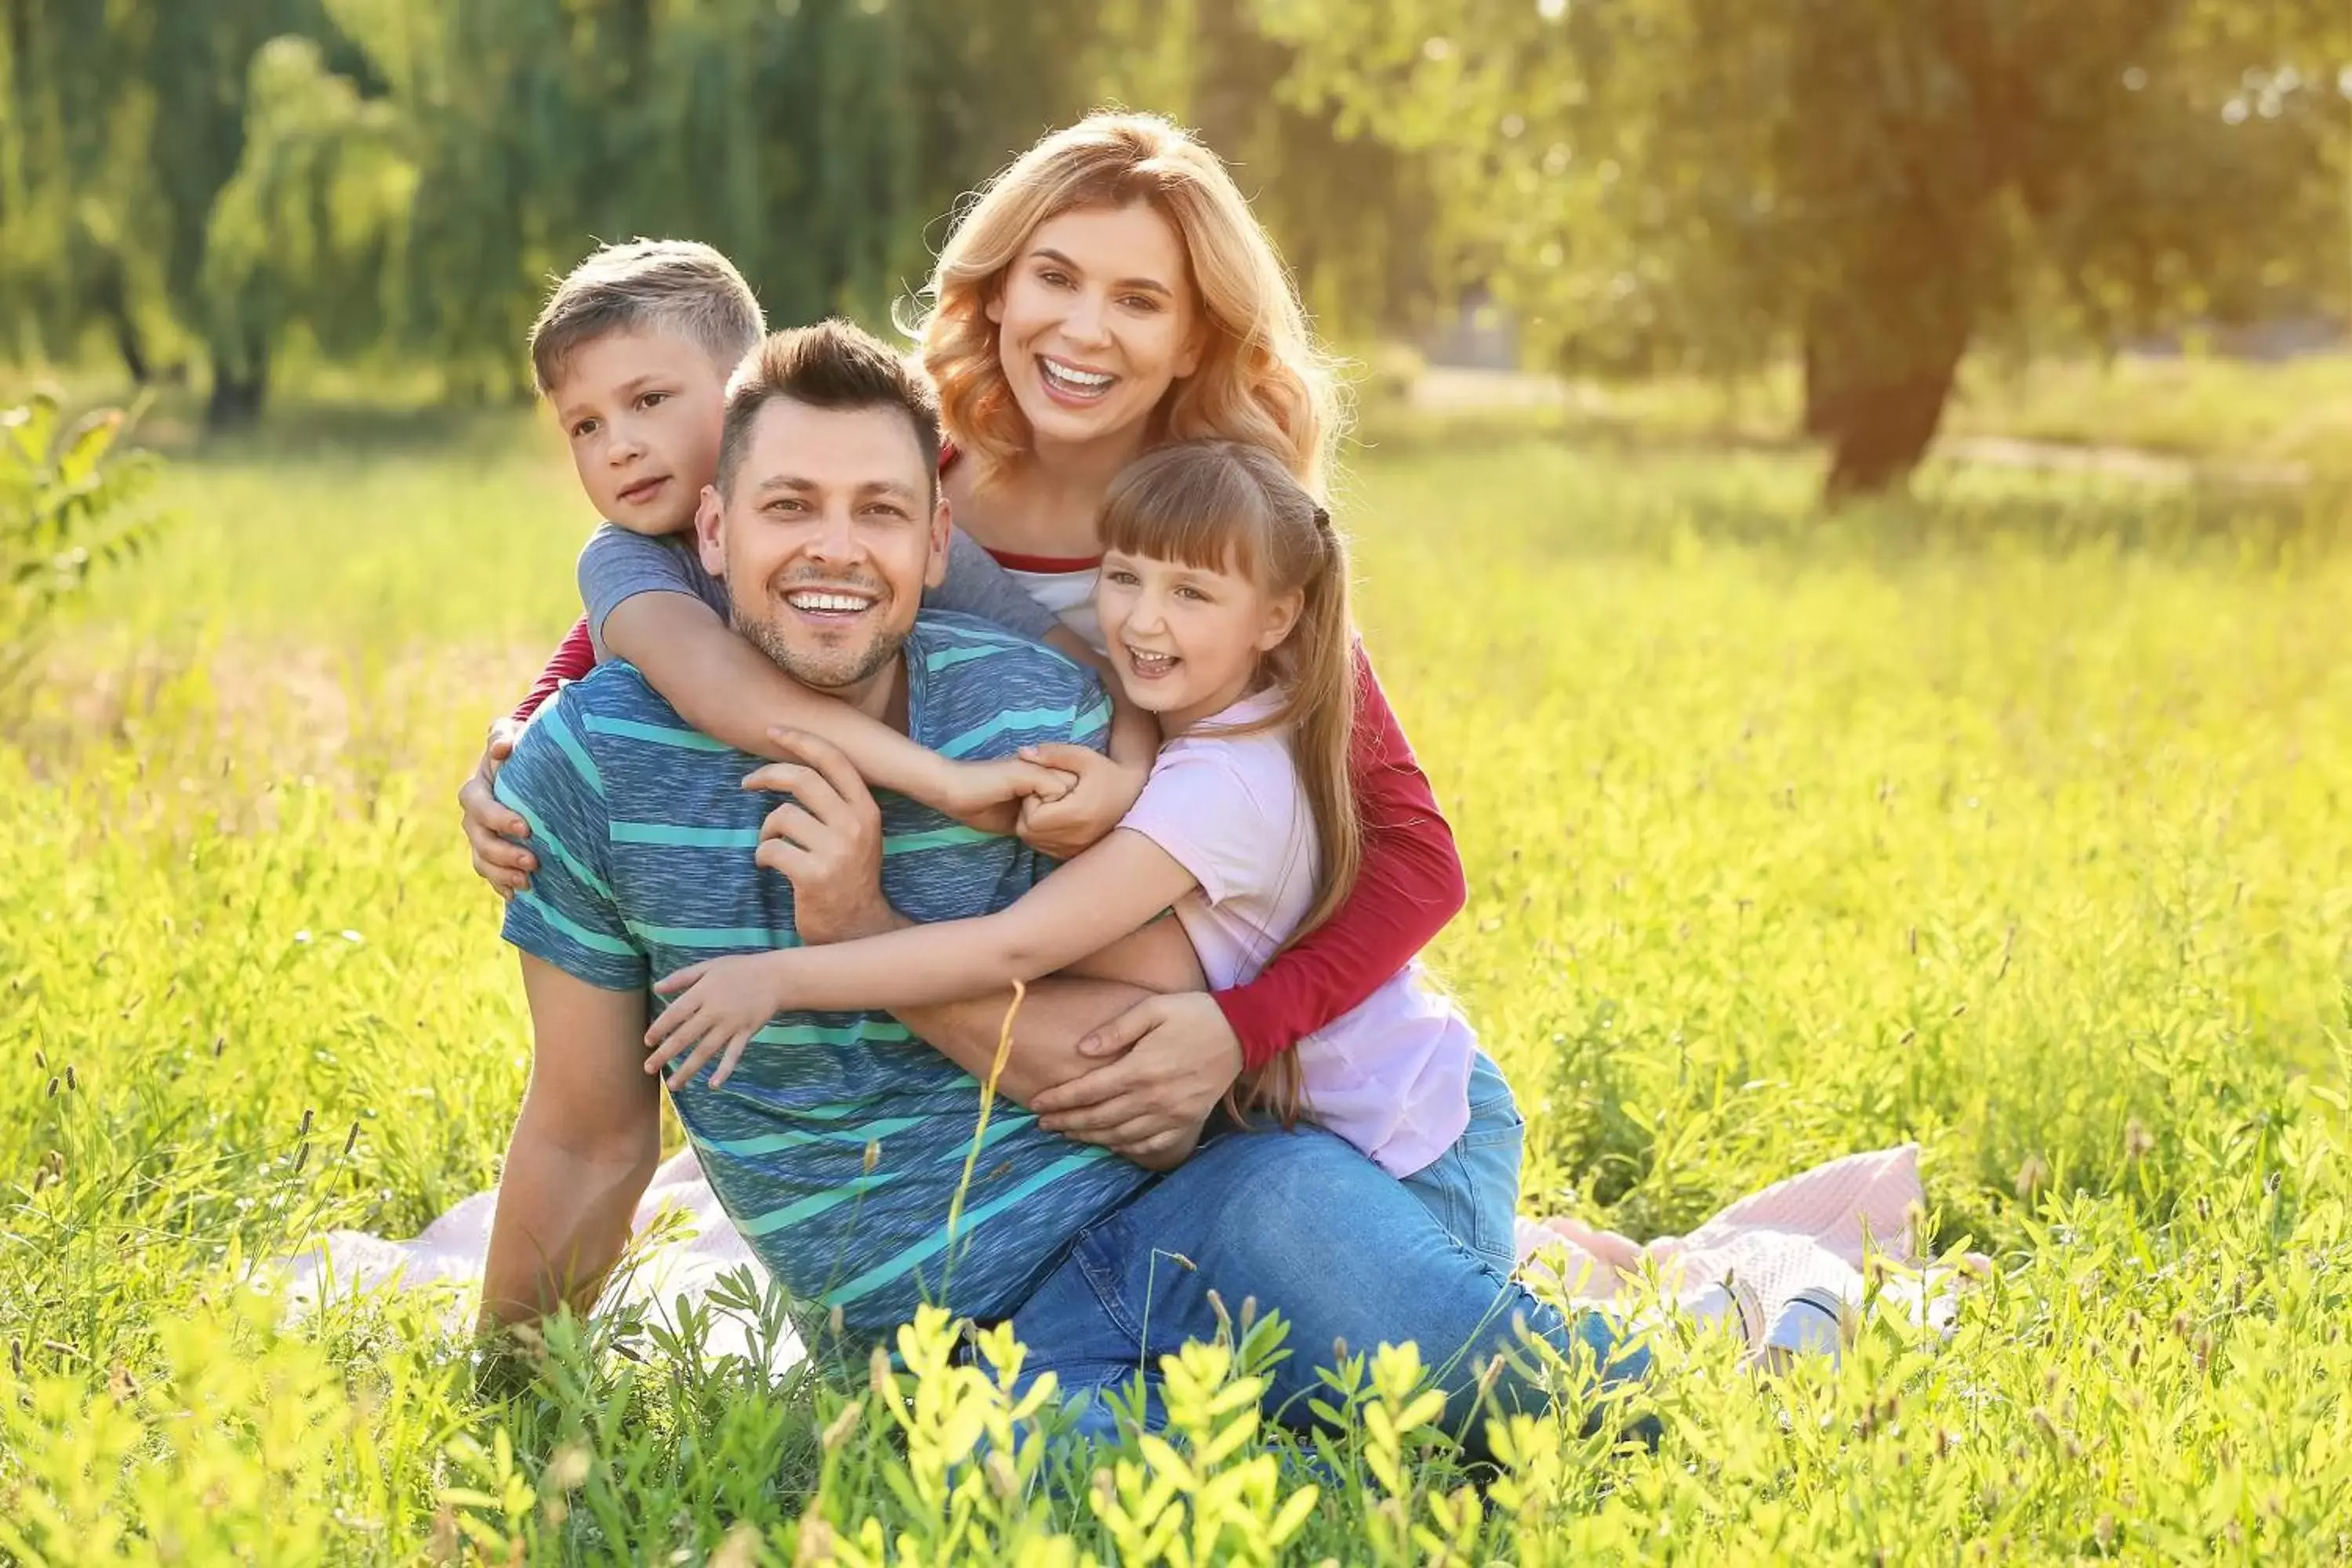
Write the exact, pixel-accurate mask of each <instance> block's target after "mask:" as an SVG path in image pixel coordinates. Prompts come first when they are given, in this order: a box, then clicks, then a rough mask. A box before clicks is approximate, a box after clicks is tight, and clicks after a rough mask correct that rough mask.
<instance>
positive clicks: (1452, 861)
mask: <svg viewBox="0 0 2352 1568" xmlns="http://www.w3.org/2000/svg"><path fill="white" fill-rule="evenodd" d="M1349 773H1350V777H1351V778H1352V779H1353V781H1354V784H1355V786H1356V803H1357V809H1358V810H1359V812H1360V814H1361V815H1362V817H1363V821H1364V858H1363V867H1362V869H1361V871H1360V873H1359V874H1358V876H1357V879H1356V887H1355V891H1354V892H1353V893H1352V894H1350V895H1349V899H1348V901H1347V902H1346V903H1344V904H1342V905H1341V906H1340V907H1339V910H1338V911H1337V912H1336V913H1334V914H1333V915H1332V916H1331V918H1330V919H1329V920H1328V921H1324V922H1323V924H1321V925H1320V926H1318V927H1317V928H1316V929H1315V930H1314V931H1310V932H1309V933H1308V934H1307V936H1305V937H1303V938H1301V939H1300V940H1299V942H1297V944H1296V945H1294V946H1292V947H1291V948H1289V949H1288V950H1286V952H1282V953H1281V954H1280V955H1278V956H1277V957H1276V959H1275V961H1274V962H1273V963H1270V964H1268V965H1266V968H1265V973H1263V974H1260V975H1259V976H1258V977H1257V978H1256V979H1255V980H1253V981H1251V982H1250V983H1249V984H1245V985H1237V986H1235V987H1234V988H1233V989H1232V990H1230V991H1220V992H1218V993H1217V994H1216V1003H1217V1006H1218V1009H1219V1010H1220V1011H1221V1012H1223V1015H1224V1017H1225V1022H1226V1023H1227V1024H1228V1025H1229V1026H1231V1027H1232V1029H1233V1031H1234V1037H1235V1038H1236V1039H1237V1040H1238V1041H1239V1042H1240V1044H1241V1048H1242V1065H1243V1067H1244V1069H1245V1070H1255V1069H1256V1068H1261V1067H1264V1066H1265V1064H1266V1063H1267V1062H1270V1061H1272V1060H1273V1059H1274V1058H1276V1057H1278V1056H1280V1055H1281V1054H1282V1053H1283V1052H1285V1051H1286V1050H1288V1049H1290V1048H1291V1047H1293V1046H1295V1045H1297V1043H1298V1042H1299V1041H1300V1040H1302V1039H1304V1038H1306V1037H1307V1036H1308V1035H1311V1034H1313V1033H1314V1032H1315V1031H1316V1030H1318V1029H1320V1028H1322V1027H1323V1026H1326V1025H1328V1024H1329V1023H1331V1022H1332V1021H1333V1020H1334V1019H1337V1018H1339V1016H1342V1015H1344V1014H1346V1013H1348V1012H1349V1011H1351V1010H1352V1009H1354V1008H1356V1007H1357V1006H1360V1005H1362V1003H1363V1002H1364V1000H1365V998H1367V997H1369V996H1370V995H1371V994H1372V993H1373V992H1375V991H1377V990H1379V989H1380V988H1381V986H1382V985H1383V984H1386V983H1387V982H1388V980H1389V979H1390V977H1391V976H1392V975H1394V974H1395V973H1397V972H1398V971H1399V970H1401V969H1402V968H1403V967H1404V966H1405V965H1406V964H1407V963H1411V962H1412V958H1413V956H1414V955H1415V954H1417V953H1418V952H1421V950H1422V949H1423V948H1424V947H1426V946H1428V945H1429V943H1430V942H1432V941H1433V939H1434V938H1435V937H1436V935H1437V933H1438V932H1439V931H1443V930H1444V928H1445V922H1446V921H1450V920H1452V919H1453V918H1454V916H1455V915H1457V914H1459V913H1460V912H1461V910H1462V906H1463V904H1464V903H1465V901H1467V900H1468V898H1469V889H1468V886H1467V885H1466V884H1465V882H1464V880H1463V877H1462V858H1461V856H1460V854H1459V853H1458V852H1457V851H1456V850H1455V848H1454V830H1453V829H1452V828H1450V827H1448V826H1446V824H1445V818H1444V816H1442V815H1441V814H1440V813H1439V811H1438V809H1437V797H1436V795H1434V793H1433V792H1432V790H1431V789H1430V787H1429V780H1428V778H1427V777H1426V776H1425V775H1424V774H1423V773H1422V771H1421V768H1420V765H1419V764H1418V763H1415V762H1414V761H1413V756H1412V745H1411V744H1410V743H1409V742H1407V741H1406V740H1405V738H1404V731H1402V729H1401V728H1399V727H1398V724H1397V721H1396V714H1395V713H1394V712H1392V711H1391V710H1390V708H1389V704H1388V699H1387V698H1386V697H1385V696H1383V695H1382V694H1381V688H1380V683H1379V682H1378V681H1377V680H1376V679H1373V676H1372V666H1371V660H1370V658H1368V657H1367V656H1366V655H1365V653H1364V650H1363V646H1362V645H1361V644H1358V645H1357V648H1356V737H1355V748H1354V762H1353V766H1352V767H1351V769H1350V770H1349Z"/></svg>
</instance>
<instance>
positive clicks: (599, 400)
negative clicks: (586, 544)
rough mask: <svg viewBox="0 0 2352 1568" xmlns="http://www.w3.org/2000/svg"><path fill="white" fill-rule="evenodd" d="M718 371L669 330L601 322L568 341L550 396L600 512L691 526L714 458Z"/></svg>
mask: <svg viewBox="0 0 2352 1568" xmlns="http://www.w3.org/2000/svg"><path fill="white" fill-rule="evenodd" d="M726 381H727V377H726V374H725V373H724V372H722V371H721V370H720V369H719V367H718V366H717V365H715V364H713V363H710V356H709V354H707V353H704V352H703V351H702V349H701V347H700V346H699V345H698V344H695V343H692V342H688V341H687V340H686V339H684V338H681V337H677V336H675V335H673V334H671V333H667V332H635V331H632V332H607V333H606V334H605V335H604V336H603V337H601V338H598V339H596V340H595V341H594V342H588V343H583V344H582V345H581V346H580V347H579V348H578V349H577V350H575V351H573V353H572V357H571V359H570V361H569V362H568V363H565V365H564V367H563V374H562V376H561V377H560V378H558V379H557V381H556V383H555V384H554V385H553V386H551V387H550V388H548V401H549V402H550V403H551V404H552V405H554V408H555V417H556V420H557V423H559V424H560V425H561V426H562V428H563V437H564V440H565V441H566V442H567V443H568V444H569V445H570V447H571V448H572V468H574V469H575V470H576V471H577V472H578V473H579V475H580V488H581V489H584V490H586V491H587V492H588V499H589V500H592V501H593V502H594V503H595V505H596V510H597V511H598V513H599V514H601V515H602V516H603V517H604V519H605V520H606V521H610V522H615V523H618V524H620V525H621V526H622V527H623V528H625V529H627V530H628V531H630V532H632V533H676V532H677V531H680V530H682V529H685V528H688V527H690V526H692V524H693V522H694V510H695V500H696V498H697V497H698V496H699V495H700V494H701V493H702V489H703V487H704V486H706V485H708V484H709V482H710V476H711V474H712V473H714V472H715V471H716V470H717V469H718V467H719V424H720V416H721V413H722V410H723V406H724V404H725V401H726Z"/></svg>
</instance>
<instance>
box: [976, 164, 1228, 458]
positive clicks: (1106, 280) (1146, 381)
mask: <svg viewBox="0 0 2352 1568" xmlns="http://www.w3.org/2000/svg"><path fill="white" fill-rule="evenodd" d="M1201 316H1202V312H1201V309H1200V304H1199V301H1198V300H1197V299H1196V298H1195V296H1194V293H1193V289H1192V268H1191V267H1190V266H1189V264H1188V263H1187V260H1186V258H1185V253H1184V240H1183V237H1182V236H1181V235H1180V234H1178V233H1177V232H1176V227H1175V226H1174V225H1173V224H1171V223H1170V222H1169V221H1168V220H1167V219H1166V218H1164V217H1162V216H1160V214H1159V212H1158V211H1157V210H1155V209H1153V208H1151V207H1149V206H1143V205H1136V206H1125V207H1081V208H1077V209H1075V210H1073V211H1070V212H1066V213H1063V214H1062V215H1061V216H1058V217H1053V218H1048V219H1047V220H1045V222H1044V223H1041V224H1039V225H1038V226H1037V230H1036V232H1035V233H1034V234H1032V235H1031V236H1030V237H1029V243H1028V245H1027V246H1025V247H1024V248H1023V250H1022V252H1021V254H1020V255H1019V256H1017V257H1015V258H1013V264H1012V265H1011V266H1010V267H1008V268H1006V269H1005V274H1004V278H1003V283H1002V285H1001V286H1000V288H999V290H998V293H997V295H996V298H995V299H994V300H992V301H990V303H989V305H988V319H989V320H990V321H993V322H995V323H996V328H997V333H996V353H997V357H998V359H999V361H1000V362H1001V363H1003V367H1004V377H1005V380H1006V381H1007V382H1009V383H1010V384H1011V385H1012V388H1013V401H1014V402H1016V403H1017V404H1019V405H1020V407H1021V412H1022V413H1023V414H1024V415H1025V416H1027V417H1028V420H1029V427H1030V429H1031V430H1032V431H1033V432H1034V433H1035V437H1036V439H1037V442H1038V444H1039V445H1040V446H1049V445H1054V444H1060V445H1065V446H1089V445H1093V444H1095V443H1098V442H1121V443H1135V444H1140V442H1141V440H1142V437H1143V433H1144V431H1145V429H1146V427H1147V424H1148V421H1149V420H1150V417H1151V414H1152V411H1153V410H1154V409H1156V408H1158V407H1159V406H1160V399H1161V398H1163V397H1165V396H1166V395H1168V389H1169V387H1171V385H1173V384H1175V383H1176V381H1177V380H1178V379H1179V378H1180V377H1182V376H1187V375H1190V374H1192V372H1193V370H1194V369H1195V368H1196V367H1197V366H1198V365H1199V363H1200V358H1201V356H1200V352H1199V347H1198V342H1197V340H1198V338H1199V337H1200V333H1201V327H1202V320H1201Z"/></svg>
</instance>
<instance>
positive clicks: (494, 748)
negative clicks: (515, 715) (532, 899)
mask: <svg viewBox="0 0 2352 1568" xmlns="http://www.w3.org/2000/svg"><path fill="white" fill-rule="evenodd" d="M521 734H522V726H521V725H520V724H518V723H516V722H515V721H513V720H512V719H501V720H499V721H497V722H496V723H494V724H492V725H491V726H490V743H489V744H488V746H485V747H484V748H483V749H482V760H481V761H480V762H479V763H477V764H475V767H474V774H473V777H471V778H469V779H467V781H466V782H465V783H464V784H460V785H458V786H457V806H458V809H459V810H461V811H462V812H464V813H465V820H466V845H467V847H468V848H469V849H471V850H472V851H473V852H474V875H476V876H478V877H479V878H481V879H482V880H484V881H485V882H488V884H489V885H490V889H491V890H492V891H494V892H496V893H497V894H498V896H499V898H501V899H511V898H513V897H514V896H515V895H516V894H517V893H522V892H528V891H530V874H531V873H532V872H533V871H536V870H538V869H539V859H538V858H537V857H536V856H534V855H532V854H531V852H530V850H528V849H526V848H524V847H523V844H522V841H523V840H525V839H528V838H529V837H530V824H529V823H527V822H525V821H524V820H523V819H522V817H521V816H520V814H519V813H517V812H515V811H514V810H513V809H512V808H510V807H509V806H506V805H501V804H499V797H498V795H497V794H496V793H495V789H494V786H495V785H496V784H497V783H498V777H499V768H501V767H503V766H504V765H505V764H506V760H507V758H509V756H512V755H513V754H514V749H515V741H516V739H517V738H518V737H520V735H521Z"/></svg>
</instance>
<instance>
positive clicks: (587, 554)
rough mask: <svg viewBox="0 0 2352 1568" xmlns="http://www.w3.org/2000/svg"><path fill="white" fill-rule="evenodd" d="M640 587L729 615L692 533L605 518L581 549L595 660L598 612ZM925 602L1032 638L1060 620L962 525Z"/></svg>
mask: <svg viewBox="0 0 2352 1568" xmlns="http://www.w3.org/2000/svg"><path fill="white" fill-rule="evenodd" d="M639 594H685V595H689V596H690V597H693V598H697V599H699V600H701V601H702V602H703V603H704V604H706V605H709V606H710V608H711V609H712V610H713V611H714V612H715V613H716V614H717V615H718V616H719V619H720V620H725V619H727V613H728V612H727V585H726V584H723V583H721V582H719V579H718V578H716V577H713V576H712V575H711V574H709V573H708V572H706V571H704V570H703V569H702V557H701V556H700V555H699V554H698V552H696V550H695V548H694V543H693V536H692V535H691V534H685V533H671V534H663V535H659V536H649V535H646V534H643V533H631V532H630V531H628V530H627V529H625V528H616V527H614V525H613V524H611V523H609V522H608V523H604V524H603V525H601V526H600V527H598V529H597V530H596V531H595V532H593V533H592V534H590V535H589V536H588V542H587V543H586V544H585V545H583V546H582V547H581V551H580V603H581V604H582V605H583V606H584V607H585V608H586V609H587V612H588V638H589V640H590V641H591V642H593V643H594V644H595V646H596V662H597V663H599V664H602V663H604V660H605V659H606V658H609V657H610V655H609V654H608V653H607V652H606V650H605V647H604V617H605V616H609V615H611V614H612V613H613V611H614V608H615V607H616V606H617V605H619V604H620V603H621V601H622V600H624V599H629V598H635V596H636V595H639ZM923 607H924V608H925V609H927V610H952V611H954V612H955V613H957V614H959V615H965V616H978V617H979V618H980V619H982V620H983V621H992V622H994V623H995V624H996V625H998V626H1003V627H1004V628H1005V629H1006V630H1008V631H1013V632H1018V633H1019V634H1020V635H1021V636H1023V637H1027V638H1028V639H1029V640H1030V641H1032V642H1043V641H1044V640H1045V634H1046V633H1047V632H1050V631H1052V630H1053V629H1054V628H1055V626H1060V625H1061V624H1062V623H1061V621H1060V619H1059V618H1058V617H1056V616H1055V615H1054V613H1053V612H1052V611H1051V610H1048V609H1046V608H1045V606H1044V605H1040V604H1038V603H1037V601H1036V600H1034V599H1033V598H1031V597H1030V596H1029V595H1028V594H1027V592H1026V591H1025V590H1024V589H1023V588H1022V586H1021V584H1019V583H1017V582H1015V581H1013V577H1012V575H1011V574H1009V573H1007V572H1006V571H1005V570H1004V568H1003V567H1002V566H999V565H998V564H997V563H996V558H995V557H994V556H992V555H991V554H989V552H987V551H985V550H983V549H982V548H981V547H980V545H978V544H977V543H975V542H973V541H972V540H971V537H970V536H969V535H967V534H966V533H965V532H964V531H962V530H961V529H958V530H956V531H955V532H954V533H953V534H951V535H950V539H949V543H948V574H947V577H946V580H945V581H943V582H941V583H940V585H939V586H938V587H936V588H933V589H931V590H930V591H929V593H926V594H925V595H923Z"/></svg>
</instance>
